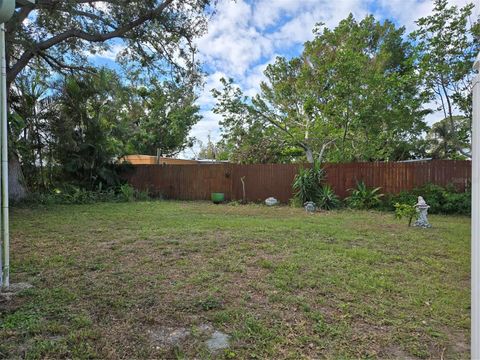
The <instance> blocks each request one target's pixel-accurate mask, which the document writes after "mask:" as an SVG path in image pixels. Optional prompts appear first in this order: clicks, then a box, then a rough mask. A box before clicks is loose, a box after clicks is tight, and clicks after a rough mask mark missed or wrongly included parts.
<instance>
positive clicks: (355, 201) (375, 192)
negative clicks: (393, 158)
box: [346, 181, 383, 209]
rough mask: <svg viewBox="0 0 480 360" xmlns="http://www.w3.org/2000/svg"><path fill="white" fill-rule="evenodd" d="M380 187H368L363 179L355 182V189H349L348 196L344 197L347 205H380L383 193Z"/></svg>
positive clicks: (367, 207)
mask: <svg viewBox="0 0 480 360" xmlns="http://www.w3.org/2000/svg"><path fill="white" fill-rule="evenodd" d="M380 189H381V188H379V187H377V188H368V187H367V186H366V185H365V183H364V182H363V181H360V182H357V187H356V188H355V189H349V191H350V196H349V197H348V198H347V199H346V201H347V204H348V206H350V207H351V208H354V209H371V208H374V207H376V206H378V205H380V202H381V199H382V197H383V194H381V193H379V191H380Z"/></svg>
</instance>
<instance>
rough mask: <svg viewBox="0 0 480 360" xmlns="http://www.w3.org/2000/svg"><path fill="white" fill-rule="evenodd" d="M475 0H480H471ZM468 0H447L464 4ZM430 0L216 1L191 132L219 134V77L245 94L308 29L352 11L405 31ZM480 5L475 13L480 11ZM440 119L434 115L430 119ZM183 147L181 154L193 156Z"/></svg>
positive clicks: (292, 52)
mask: <svg viewBox="0 0 480 360" xmlns="http://www.w3.org/2000/svg"><path fill="white" fill-rule="evenodd" d="M474 1H479V0H474ZM468 2H469V1H468V0H450V3H451V4H456V5H459V6H464V5H465V4H467V3H468ZM432 7H433V3H432V1H431V0H336V1H335V0H304V1H300V0H236V1H233V0H219V2H218V5H217V11H216V13H215V15H214V16H213V17H212V18H211V20H210V22H209V30H208V33H207V34H206V35H205V36H203V37H202V38H200V39H198V40H197V42H196V43H197V46H198V49H199V58H200V60H201V61H202V63H203V64H204V68H205V70H206V71H207V72H208V75H207V78H206V79H205V80H206V82H205V87H204V89H203V90H202V91H201V92H200V94H199V99H198V104H199V105H200V106H201V109H202V115H203V120H201V121H200V122H199V123H198V124H197V125H195V126H194V128H193V129H192V132H191V135H192V136H195V137H196V138H198V139H199V140H201V141H203V142H205V141H206V139H207V137H208V135H210V136H211V138H212V139H213V140H218V139H219V137H220V129H219V126H218V121H219V120H220V118H219V116H218V115H215V114H213V112H212V110H211V109H212V107H213V105H214V99H213V98H212V96H211V93H210V91H211V89H212V88H220V79H221V78H222V77H232V78H233V79H235V81H236V82H237V84H238V85H239V86H240V87H241V88H242V90H243V91H244V92H245V93H246V94H247V95H253V94H255V93H256V92H257V90H258V86H259V84H260V82H261V81H262V79H263V70H264V69H265V67H266V66H267V65H268V64H269V63H270V62H272V61H273V60H274V59H275V57H276V56H285V57H292V56H296V55H298V54H299V53H300V52H301V51H302V47H303V46H302V45H303V43H304V42H305V41H308V40H310V39H312V29H313V27H314V26H315V24H316V23H318V22H322V23H324V24H325V25H326V26H327V27H330V28H333V27H335V26H336V25H337V24H338V22H339V21H340V20H341V19H343V18H345V17H347V16H348V14H349V13H353V14H354V15H355V17H356V18H357V19H360V18H363V17H364V16H365V15H367V14H374V15H375V17H376V18H378V19H390V20H392V21H394V22H395V23H396V24H398V25H404V26H406V28H407V32H410V31H412V30H414V29H415V20H416V19H418V18H420V17H422V16H426V15H428V14H429V13H430V12H431V9H432ZM478 8H479V7H478V6H477V7H476V9H475V11H474V16H473V18H475V17H476V16H478ZM122 49H123V47H122V45H121V44H116V45H114V46H112V48H111V50H110V51H108V52H106V53H103V54H101V55H100V56H98V55H97V56H96V57H95V62H96V63H98V64H100V63H101V64H102V65H107V66H114V60H115V56H116V54H117V53H118V52H119V51H121V50H122ZM437 118H438V116H436V115H432V116H431V117H430V118H429V119H428V121H429V122H433V121H435V120H436V119H437ZM193 155H194V152H192V151H186V152H184V153H183V154H182V156H183V157H192V156H193Z"/></svg>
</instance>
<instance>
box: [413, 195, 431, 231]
mask: <svg viewBox="0 0 480 360" xmlns="http://www.w3.org/2000/svg"><path fill="white" fill-rule="evenodd" d="M415 208H416V209H417V212H418V219H417V221H415V223H414V224H413V226H416V227H422V228H430V227H432V225H430V223H429V222H428V217H427V214H428V209H429V208H430V206H429V205H428V204H427V203H426V202H425V200H424V199H423V197H422V196H419V197H418V199H417V203H416V204H415Z"/></svg>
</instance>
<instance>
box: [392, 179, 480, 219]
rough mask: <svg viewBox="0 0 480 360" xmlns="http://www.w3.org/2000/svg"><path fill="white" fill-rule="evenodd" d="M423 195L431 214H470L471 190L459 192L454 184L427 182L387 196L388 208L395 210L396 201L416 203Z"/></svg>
mask: <svg viewBox="0 0 480 360" xmlns="http://www.w3.org/2000/svg"><path fill="white" fill-rule="evenodd" d="M418 196H422V197H423V198H424V199H425V201H426V202H427V204H428V205H430V208H429V209H428V212H429V213H431V214H459V215H470V213H471V193H470V190H468V191H464V192H458V191H457V190H456V189H455V188H454V187H453V186H447V187H441V186H438V185H434V184H425V185H423V186H421V187H419V188H416V189H413V190H412V191H402V192H400V193H399V194H396V195H391V196H389V197H387V199H386V201H385V203H386V206H387V209H391V210H393V209H394V208H395V204H396V203H401V204H411V205H414V204H416V202H417V197H418Z"/></svg>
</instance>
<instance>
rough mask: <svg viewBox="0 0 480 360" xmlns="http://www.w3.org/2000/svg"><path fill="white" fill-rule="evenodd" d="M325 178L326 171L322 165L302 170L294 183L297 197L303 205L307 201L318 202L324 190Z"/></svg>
mask: <svg viewBox="0 0 480 360" xmlns="http://www.w3.org/2000/svg"><path fill="white" fill-rule="evenodd" d="M324 178H325V171H324V170H323V169H322V168H321V167H320V164H314V165H313V167H311V168H308V169H300V171H299V173H298V174H297V175H296V176H295V180H294V181H293V190H295V197H296V198H297V199H298V200H299V201H300V202H301V203H302V204H303V203H305V202H307V201H313V202H316V201H317V199H318V197H319V195H320V191H321V189H322V185H321V183H322V181H323V179H324Z"/></svg>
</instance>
